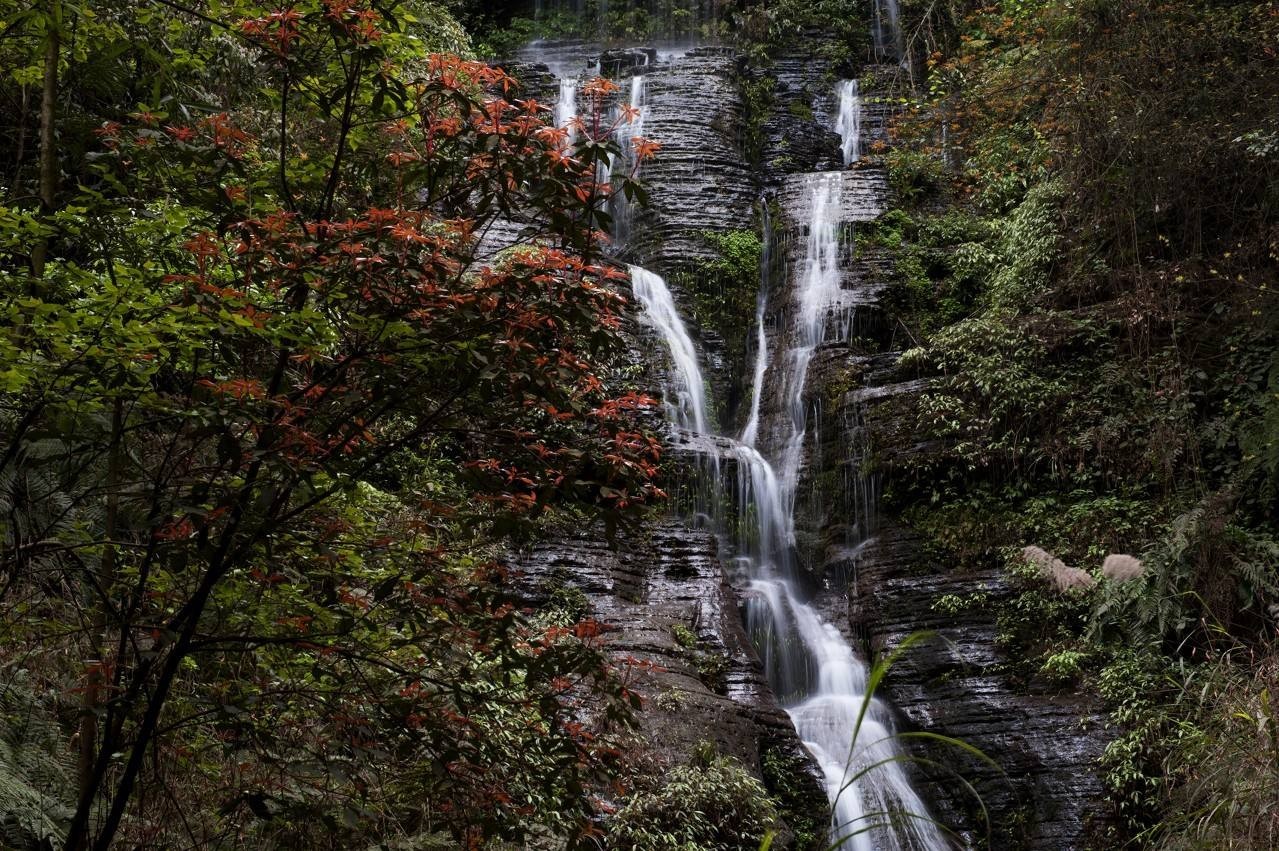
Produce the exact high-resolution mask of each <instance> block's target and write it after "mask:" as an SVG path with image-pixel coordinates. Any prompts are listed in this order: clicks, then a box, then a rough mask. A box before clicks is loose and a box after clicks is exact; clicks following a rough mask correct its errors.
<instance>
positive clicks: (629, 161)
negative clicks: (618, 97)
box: [609, 74, 648, 245]
mask: <svg viewBox="0 0 1279 851" xmlns="http://www.w3.org/2000/svg"><path fill="white" fill-rule="evenodd" d="M627 104H628V105H629V106H630V107H631V109H633V110H637V111H638V115H636V116H635V117H634V118H633V119H632V120H631V121H625V120H623V119H622V116H621V105H619V106H618V116H617V117H618V119H619V120H618V122H617V129H616V130H614V131H613V141H614V142H616V143H617V146H618V148H620V149H621V154H620V155H619V156H617V157H616V158H615V159H614V162H613V163H611V169H610V170H611V172H612V174H613V175H615V176H622V177H624V176H630V175H632V174H634V175H636V176H638V174H639V163H638V161H637V158H636V156H635V147H634V145H632V144H631V140H632V139H634V138H635V137H636V136H643V135H644V117H645V115H646V113H647V112H648V106H647V104H645V102H644V77H643V75H642V74H635V75H633V76H632V77H631V91H630V99H629V100H628V101H627ZM609 212H610V213H612V216H613V242H614V243H615V244H617V245H625V244H626V241H627V240H628V239H629V238H630V235H631V221H632V218H633V215H634V210H633V205H632V203H631V201H630V199H629V198H627V197H626V195H625V193H623V192H615V193H614V194H612V195H611V196H609Z"/></svg>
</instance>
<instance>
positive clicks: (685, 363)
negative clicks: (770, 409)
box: [630, 266, 707, 434]
mask: <svg viewBox="0 0 1279 851" xmlns="http://www.w3.org/2000/svg"><path fill="white" fill-rule="evenodd" d="M630 273H631V288H632V290H633V291H634V293H635V297H636V298H637V299H639V302H640V304H641V305H642V306H643V308H644V315H645V316H647V317H648V321H649V322H650V323H651V324H652V326H653V327H654V328H655V329H656V330H657V333H659V334H661V335H662V339H663V340H665V341H666V347H667V349H669V350H670V353H671V362H672V364H674V366H675V377H676V378H677V379H678V380H679V384H680V386H679V387H677V388H675V392H674V393H673V394H668V398H667V400H666V412H667V417H668V419H670V420H671V421H672V422H674V423H675V424H676V425H677V426H679V427H680V428H682V429H684V430H685V431H689V432H693V433H695V434H706V433H707V426H706V422H707V421H706V384H705V382H703V381H702V369H701V367H700V366H699V365H698V363H697V347H696V346H694V345H693V339H692V337H690V336H689V335H688V330H687V329H686V328H685V327H684V321H683V320H682V319H680V318H679V311H678V310H676V309H675V298H674V296H672V295H671V291H670V288H668V287H667V286H666V281H664V280H663V279H662V277H661V276H660V275H656V274H654V273H652V272H650V271H648V270H647V269H641V268H640V267H639V266H631V267H630ZM670 395H674V397H675V398H674V400H673V401H672V400H671V399H670V398H669V396H670Z"/></svg>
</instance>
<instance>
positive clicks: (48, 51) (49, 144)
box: [31, 0, 62, 295]
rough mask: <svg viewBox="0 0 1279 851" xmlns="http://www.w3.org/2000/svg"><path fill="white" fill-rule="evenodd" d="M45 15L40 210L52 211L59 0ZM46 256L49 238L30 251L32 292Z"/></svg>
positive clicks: (55, 169)
mask: <svg viewBox="0 0 1279 851" xmlns="http://www.w3.org/2000/svg"><path fill="white" fill-rule="evenodd" d="M45 14H46V15H47V20H46V21H45V43H44V86H43V89H42V92H41V96H40V213H41V215H44V216H48V215H50V214H51V213H53V210H54V205H55V204H56V202H57V196H58V151H57V139H56V136H57V134H56V133H55V132H54V130H55V127H54V122H55V121H56V120H57V117H58V59H59V57H60V56H61V53H62V0H49V6H48V9H47V10H46V12H45ZM48 255H49V240H48V238H47V237H46V238H44V239H41V240H40V241H39V242H38V243H37V244H36V246H35V249H34V250H33V251H32V252H31V275H32V283H31V288H32V295H38V294H39V283H38V281H39V279H40V278H43V277H44V264H45V260H46V259H47V258H48Z"/></svg>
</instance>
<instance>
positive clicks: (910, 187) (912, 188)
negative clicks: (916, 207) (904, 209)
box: [884, 148, 943, 203]
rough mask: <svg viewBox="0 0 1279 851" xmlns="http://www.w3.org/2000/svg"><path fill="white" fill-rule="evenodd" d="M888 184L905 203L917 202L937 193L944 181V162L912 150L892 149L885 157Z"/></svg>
mask: <svg viewBox="0 0 1279 851" xmlns="http://www.w3.org/2000/svg"><path fill="white" fill-rule="evenodd" d="M884 163H885V165H886V166H887V167H888V184H889V185H890V186H891V187H892V189H893V193H894V194H895V195H896V196H897V197H898V198H899V199H901V200H903V201H905V202H908V203H909V202H912V201H916V200H918V199H919V198H921V197H923V196H924V195H926V194H928V193H929V192H933V191H935V190H936V189H937V188H938V187H939V186H940V185H941V180H942V173H943V168H942V162H941V160H940V159H938V158H937V157H934V156H933V155H931V154H928V153H922V152H920V151H916V150H913V149H911V148H892V149H891V150H889V152H888V153H887V154H886V155H885V157H884Z"/></svg>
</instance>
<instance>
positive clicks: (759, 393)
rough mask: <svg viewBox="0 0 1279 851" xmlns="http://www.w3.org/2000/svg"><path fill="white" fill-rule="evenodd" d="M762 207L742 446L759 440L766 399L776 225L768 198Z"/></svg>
mask: <svg viewBox="0 0 1279 851" xmlns="http://www.w3.org/2000/svg"><path fill="white" fill-rule="evenodd" d="M759 206H760V211H761V212H760V219H761V224H760V228H761V230H763V232H764V239H763V250H762V251H761V252H760V258H759V295H757V296H756V300H755V374H754V376H753V377H752V379H751V409H750V415H749V416H748V417H747V418H746V427H745V428H743V429H742V437H741V441H742V443H744V444H745V445H747V446H751V447H753V446H754V445H755V441H756V440H757V439H758V438H759V405H760V400H761V399H763V397H764V374H765V373H766V372H768V336H767V335H766V334H765V333H764V315H765V313H766V312H767V311H768V287H769V280H770V275H771V273H772V266H773V224H772V221H771V214H770V213H769V208H768V199H767V198H763V199H761V202H760V205H759Z"/></svg>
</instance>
